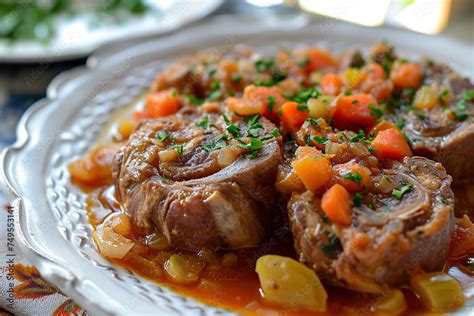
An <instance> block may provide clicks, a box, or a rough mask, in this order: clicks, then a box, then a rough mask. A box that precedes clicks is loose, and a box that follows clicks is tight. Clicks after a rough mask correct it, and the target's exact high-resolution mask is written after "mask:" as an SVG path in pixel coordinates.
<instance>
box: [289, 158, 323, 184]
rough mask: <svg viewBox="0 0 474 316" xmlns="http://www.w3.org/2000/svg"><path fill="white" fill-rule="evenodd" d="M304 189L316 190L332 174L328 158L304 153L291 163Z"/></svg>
mask: <svg viewBox="0 0 474 316" xmlns="http://www.w3.org/2000/svg"><path fill="white" fill-rule="evenodd" d="M291 165H292V167H293V169H295V171H296V174H297V175H298V177H299V178H300V179H301V181H302V182H303V184H304V186H305V187H306V189H308V190H310V191H316V190H318V189H319V188H321V187H322V186H324V185H325V184H326V183H327V182H328V181H329V179H330V178H331V175H332V170H331V165H330V163H329V160H328V159H327V158H325V157H322V156H316V155H312V154H310V155H306V156H303V157H302V158H301V159H296V160H295V161H293V162H292V163H291Z"/></svg>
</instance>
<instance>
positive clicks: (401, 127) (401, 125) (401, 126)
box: [396, 118, 405, 130]
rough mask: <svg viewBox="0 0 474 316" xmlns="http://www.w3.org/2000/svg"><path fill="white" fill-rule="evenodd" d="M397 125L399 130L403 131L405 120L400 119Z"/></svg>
mask: <svg viewBox="0 0 474 316" xmlns="http://www.w3.org/2000/svg"><path fill="white" fill-rule="evenodd" d="M396 125H397V127H398V129H400V130H402V129H403V127H405V119H404V118H400V119H398V120H397V123H396Z"/></svg>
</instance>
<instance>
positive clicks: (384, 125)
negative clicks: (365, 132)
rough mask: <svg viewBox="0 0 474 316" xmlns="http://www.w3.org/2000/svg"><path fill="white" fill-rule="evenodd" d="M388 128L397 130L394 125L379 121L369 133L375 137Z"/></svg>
mask: <svg viewBox="0 0 474 316" xmlns="http://www.w3.org/2000/svg"><path fill="white" fill-rule="evenodd" d="M389 128H397V126H396V125H395V124H393V123H392V122H389V121H387V120H381V121H380V122H378V123H377V125H375V126H374V127H373V128H372V129H371V130H370V133H371V134H374V135H377V134H378V133H379V132H380V131H384V130H386V129H389Z"/></svg>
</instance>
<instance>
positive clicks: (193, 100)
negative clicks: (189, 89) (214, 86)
mask: <svg viewBox="0 0 474 316" xmlns="http://www.w3.org/2000/svg"><path fill="white" fill-rule="evenodd" d="M186 99H188V100H189V102H191V104H193V105H202V104H203V103H204V100H203V99H201V98H198V97H196V96H195V95H187V96H186Z"/></svg>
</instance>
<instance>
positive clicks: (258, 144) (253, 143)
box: [239, 138, 263, 150]
mask: <svg viewBox="0 0 474 316" xmlns="http://www.w3.org/2000/svg"><path fill="white" fill-rule="evenodd" d="M262 146H263V142H262V141H261V140H259V139H256V138H250V142H249V143H247V144H245V145H239V147H240V148H242V149H246V150H258V149H260V148H262Z"/></svg>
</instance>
